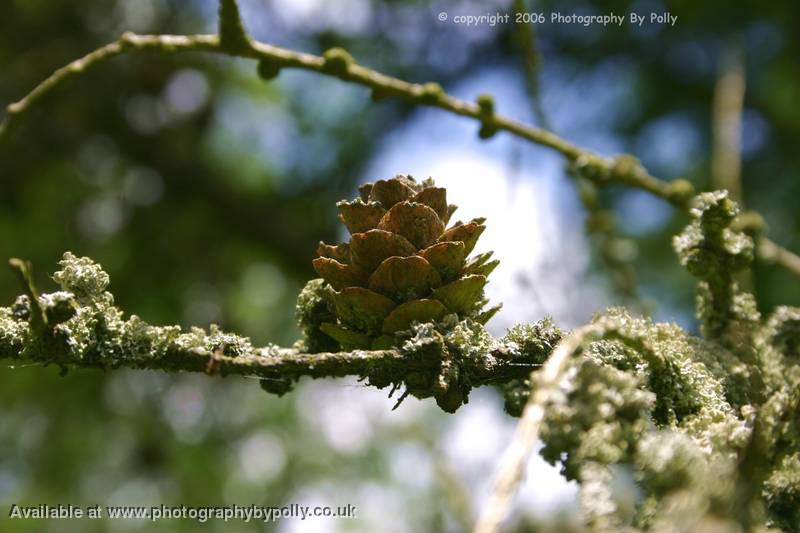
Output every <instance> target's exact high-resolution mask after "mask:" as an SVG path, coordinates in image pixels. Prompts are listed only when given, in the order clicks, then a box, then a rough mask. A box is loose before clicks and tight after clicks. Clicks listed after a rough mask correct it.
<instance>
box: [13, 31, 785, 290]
mask: <svg viewBox="0 0 800 533" xmlns="http://www.w3.org/2000/svg"><path fill="white" fill-rule="evenodd" d="M138 51H157V52H160V53H165V54H172V53H178V52H211V53H217V54H223V55H228V56H237V57H247V58H251V59H256V60H258V61H259V62H260V65H259V72H260V73H261V74H262V76H264V77H272V76H275V75H277V74H278V72H279V71H280V69H282V68H298V69H304V70H310V71H313V72H317V73H319V74H323V75H327V76H333V77H337V78H339V79H341V80H343V81H348V82H352V83H355V84H358V85H362V86H364V87H368V88H370V89H371V90H372V94H373V98H375V99H383V98H387V97H397V98H401V99H404V100H406V101H409V102H411V103H413V104H416V105H424V106H431V107H437V108H439V109H443V110H445V111H449V112H451V113H454V114H456V115H460V116H463V117H468V118H472V119H475V120H477V121H478V122H480V124H481V132H482V134H483V133H484V132H486V135H484V136H491V135H492V134H493V133H494V132H497V131H506V132H508V133H511V134H512V135H515V136H517V137H520V138H522V139H526V140H528V141H530V142H532V143H534V144H539V145H542V146H547V147H549V148H552V149H553V150H556V151H557V152H559V153H561V154H562V155H563V156H564V157H566V158H567V160H568V161H569V162H570V164H571V165H572V166H573V168H574V170H576V171H577V172H579V173H580V174H581V175H582V176H583V177H585V178H587V179H589V180H591V181H593V182H594V183H596V184H597V185H600V186H604V185H612V184H620V185H627V186H630V187H633V188H637V189H641V190H644V191H647V192H649V193H651V194H653V195H655V196H658V197H659V198H662V199H664V200H665V201H667V202H670V203H671V204H673V205H675V206H676V207H679V208H681V209H683V210H687V209H688V207H689V205H688V204H689V200H690V198H691V197H692V196H693V195H694V190H693V188H692V186H691V184H690V183H689V182H687V181H685V180H674V181H671V182H667V181H663V180H659V179H657V178H655V177H653V176H652V175H650V174H649V173H648V172H647V170H646V169H645V168H644V167H643V166H642V165H641V163H640V162H639V161H638V160H637V159H636V158H634V157H632V156H629V155H620V156H616V157H603V156H600V155H597V154H595V153H593V152H591V151H590V150H587V149H584V148H581V147H580V146H577V145H575V144H573V143H571V142H569V141H567V140H565V139H563V138H561V137H559V136H558V135H556V134H554V133H552V132H550V131H548V130H545V129H542V128H536V127H533V126H528V125H525V124H523V123H521V122H518V121H515V120H513V119H511V118H509V117H506V116H503V115H500V114H497V113H495V112H494V109H493V105H492V104H491V102H489V103H486V102H483V105H481V104H479V103H473V102H467V101H465V100H461V99H458V98H455V97H453V96H450V95H449V94H447V93H446V92H444V90H443V89H442V87H441V86H440V85H439V84H437V83H432V82H431V83H425V84H418V83H410V82H407V81H404V80H401V79H398V78H394V77H391V76H387V75H386V74H382V73H380V72H378V71H375V70H372V69H370V68H367V67H364V66H362V65H359V64H358V63H356V62H355V61H354V60H353V58H352V57H350V55H349V54H348V53H347V52H345V51H344V50H342V49H332V50H328V51H327V52H326V53H325V54H324V56H323V57H320V56H316V55H313V54H307V53H303V52H295V51H293V50H288V49H285V48H280V47H277V46H273V45H270V44H267V43H262V42H259V41H255V40H251V39H249V38H248V39H246V40H244V41H242V42H237V46H235V47H231V46H225V45H224V44H223V43H222V42H221V41H220V38H219V36H217V35H186V36H183V35H137V34H134V33H130V32H126V33H124V34H123V35H122V37H120V38H119V39H118V40H117V41H114V42H112V43H110V44H107V45H105V46H103V47H101V48H98V49H97V50H95V51H93V52H90V53H89V54H87V55H85V56H84V57H82V58H80V59H77V60H75V61H73V62H72V63H70V64H68V65H66V66H64V67H62V68H60V69H58V70H56V71H55V72H54V73H53V74H51V75H50V76H49V77H48V78H47V79H45V80H44V81H43V82H41V83H40V84H39V85H38V86H37V87H36V88H34V89H33V91H31V92H30V93H29V94H28V95H26V96H25V97H24V98H22V99H21V100H19V101H17V102H15V103H13V104H10V105H9V106H8V107H7V108H6V112H7V115H6V117H5V118H4V119H3V121H2V122H0V142H2V141H3V140H4V138H6V137H8V136H9V134H10V132H11V131H12V130H13V128H14V127H15V126H16V125H17V123H18V122H19V121H20V120H21V119H22V118H23V117H24V116H25V115H26V113H28V112H29V111H30V110H31V109H32V108H35V107H36V105H37V104H38V102H39V101H40V100H41V99H42V98H43V97H44V96H46V95H47V94H48V93H50V92H51V91H53V90H54V89H55V88H56V87H57V86H59V85H60V84H62V83H63V82H65V81H67V80H69V79H71V78H73V77H75V76H77V75H78V74H80V73H82V72H84V71H86V70H87V69H89V68H91V67H93V66H95V65H97V64H99V63H102V62H104V61H106V60H108V59H111V58H113V57H116V56H118V55H121V54H124V53H128V52H138ZM760 243H761V246H760V247H763V248H764V249H763V250H760V253H759V254H758V256H759V257H762V258H765V259H767V260H768V261H771V262H774V263H775V264H778V265H780V266H782V267H784V268H786V269H787V270H789V271H791V272H792V273H794V274H796V275H798V276H800V258H799V257H798V256H796V255H795V254H793V253H792V252H789V251H788V250H785V249H783V248H781V247H780V246H778V245H777V244H775V243H774V242H772V241H769V240H767V239H761V240H760Z"/></svg>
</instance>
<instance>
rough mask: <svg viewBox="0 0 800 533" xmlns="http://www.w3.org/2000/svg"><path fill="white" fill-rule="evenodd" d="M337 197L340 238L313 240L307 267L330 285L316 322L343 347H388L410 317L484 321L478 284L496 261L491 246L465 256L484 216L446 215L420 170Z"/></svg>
mask: <svg viewBox="0 0 800 533" xmlns="http://www.w3.org/2000/svg"><path fill="white" fill-rule="evenodd" d="M359 193H360V197H358V198H356V199H354V200H351V201H342V202H339V203H338V204H337V207H338V208H339V219H340V220H341V221H342V223H343V224H344V225H345V227H346V228H347V230H348V231H349V233H350V240H349V242H347V243H343V244H338V245H329V244H325V243H322V242H321V243H320V245H319V248H318V249H317V255H318V257H317V258H316V259H314V261H313V264H314V269H315V270H316V271H317V273H318V274H319V275H320V277H322V278H323V279H324V280H325V282H326V283H327V285H329V286H330V288H331V289H332V297H331V299H332V308H333V310H334V315H335V317H336V320H335V322H334V321H331V322H326V323H323V324H322V325H321V326H320V330H321V331H323V332H324V333H325V334H326V335H328V336H330V337H331V338H332V339H334V340H335V341H336V342H338V343H339V344H340V346H341V347H342V348H344V349H354V348H365V349H366V348H373V349H378V348H388V347H390V346H392V344H393V343H394V334H395V333H397V332H398V331H402V330H406V329H408V328H409V327H411V326H412V325H413V323H415V322H432V321H433V322H436V321H440V320H442V319H443V318H444V317H445V316H447V315H451V314H455V315H456V316H457V317H458V319H459V320H460V319H464V318H472V319H475V320H477V321H479V322H481V323H485V322H486V321H487V320H488V319H489V318H491V316H492V315H493V314H494V313H495V312H496V311H497V309H499V307H496V308H492V309H489V310H488V311H485V312H484V311H482V308H483V305H484V304H485V302H486V300H485V298H484V296H483V288H484V286H485V285H486V282H487V277H488V275H489V274H490V273H491V272H492V270H494V268H495V267H496V266H497V265H498V263H499V262H498V261H496V260H490V259H491V252H489V253H485V254H480V255H478V256H476V257H474V258H473V259H469V254H470V252H472V250H473V248H474V247H475V244H476V243H477V241H478V238H479V237H480V235H481V233H483V231H484V229H485V228H486V227H485V225H484V222H485V219H482V218H478V219H474V220H471V221H469V222H466V223H464V222H460V221H459V222H456V223H454V224H453V225H451V226H450V227H448V223H449V220H450V217H451V215H452V214H453V212H454V211H455V210H456V206H455V205H451V204H448V203H447V191H446V190H445V189H443V188H441V187H436V186H435V184H434V182H433V180H432V179H430V178H428V179H427V180H424V181H422V182H417V181H416V180H415V179H414V178H412V177H411V176H402V175H401V176H397V177H394V178H391V179H387V180H379V181H376V182H375V183H367V184H365V185H363V186H362V187H360V188H359Z"/></svg>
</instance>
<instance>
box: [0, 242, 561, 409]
mask: <svg viewBox="0 0 800 533" xmlns="http://www.w3.org/2000/svg"><path fill="white" fill-rule="evenodd" d="M11 264H12V266H13V267H14V268H15V269H16V270H17V272H18V273H19V274H20V278H21V282H22V285H23V288H24V289H25V294H24V295H22V296H20V297H18V298H17V300H16V302H15V303H14V305H13V306H11V307H0V359H11V360H13V361H25V362H32V363H40V364H44V365H47V364H55V365H59V366H61V367H62V368H72V367H75V368H101V369H112V368H137V369H153V370H164V371H168V372H205V373H207V374H209V375H222V376H225V375H242V376H249V377H257V378H262V386H263V388H264V389H266V390H267V391H268V392H272V393H276V394H279V395H280V394H283V393H285V392H288V391H289V390H291V388H292V385H293V383H294V382H296V381H297V380H298V379H300V378H301V377H304V376H308V377H311V378H326V377H343V376H351V375H352V376H359V377H361V378H364V379H367V380H368V382H369V384H371V385H374V386H376V387H378V388H383V387H386V386H389V385H392V386H394V387H395V388H396V387H399V386H405V388H406V392H407V393H408V394H412V395H414V396H416V397H418V398H427V397H431V396H433V397H434V398H435V399H436V400H437V403H438V404H439V405H440V407H442V408H443V409H444V410H446V411H448V412H452V411H455V410H456V409H457V408H458V407H459V406H461V405H462V404H463V403H466V401H467V397H468V395H469V392H470V390H471V389H472V388H473V387H478V386H482V385H488V384H497V383H504V382H507V381H509V380H514V379H524V378H525V377H526V376H527V375H528V373H529V372H530V370H531V368H532V367H536V366H538V363H533V362H532V361H531V360H530V354H529V353H526V351H525V350H524V349H520V347H519V343H518V342H519V341H520V340H521V339H519V338H516V337H515V338H514V339H510V340H505V339H502V340H494V339H492V338H491V337H490V336H489V335H488V333H486V332H485V330H483V329H482V327H481V326H479V325H476V324H473V323H464V322H461V323H458V324H457V325H456V326H457V328H459V331H460V333H456V334H454V335H453V337H452V338H450V337H449V336H448V330H447V327H441V328H440V327H438V326H437V327H434V326H433V325H432V324H423V325H419V326H416V327H412V328H411V330H410V331H408V332H406V333H405V336H402V338H396V344H395V346H396V348H395V349H391V350H372V351H368V350H355V351H352V352H335V353H328V352H325V353H306V352H305V351H304V350H303V348H302V347H297V348H280V347H277V346H267V347H264V348H256V347H254V346H253V345H252V344H251V342H250V340H249V339H247V338H245V337H240V336H238V335H235V334H232V333H226V332H224V331H222V330H220V329H219V328H218V327H216V326H211V328H210V329H209V331H205V330H203V329H200V328H192V329H191V330H190V331H183V330H181V328H180V327H179V326H152V325H150V324H148V323H146V322H144V321H143V320H141V319H140V318H139V317H137V316H136V315H133V316H131V317H129V318H127V319H125V318H124V317H123V313H122V311H121V310H120V309H119V308H117V307H115V306H114V297H113V295H111V293H109V292H107V291H106V288H107V287H108V285H109V283H110V280H109V277H108V274H106V273H105V272H104V271H103V270H102V268H101V267H100V266H99V265H97V264H96V263H94V262H92V261H91V260H90V259H88V258H85V257H84V258H78V257H75V256H74V255H72V254H70V253H66V254H64V258H63V260H62V261H61V262H60V264H61V267H62V269H61V270H60V271H58V272H56V273H55V274H54V275H53V279H54V280H56V281H57V282H58V283H59V284H60V285H61V288H62V290H61V291H57V292H52V293H46V294H42V295H38V294H37V293H36V290H35V289H34V288H33V287H32V285H31V284H30V267H29V265H26V264H25V263H24V262H22V261H19V260H12V261H11ZM465 328H477V329H475V330H474V333H475V335H474V336H470V335H467V336H466V340H458V339H464V338H465V337H464V330H465ZM526 331H528V334H527V335H528V337H527V338H526V340H527V341H528V343H529V344H535V345H536V346H537V349H536V355H537V360H543V359H544V358H546V356H547V355H548V354H549V352H550V347H551V346H552V344H551V342H552V337H553V335H555V334H556V333H553V331H554V330H553V328H546V329H536V328H528V330H526ZM459 343H461V344H464V346H461V345H460V344H459ZM465 343H469V345H466V344H465ZM540 347H541V348H540ZM540 352H541V353H540Z"/></svg>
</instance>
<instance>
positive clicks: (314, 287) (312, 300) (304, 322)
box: [295, 278, 339, 353]
mask: <svg viewBox="0 0 800 533" xmlns="http://www.w3.org/2000/svg"><path fill="white" fill-rule="evenodd" d="M332 297H333V295H332V290H331V288H330V286H329V285H328V284H327V283H326V282H325V280H324V279H322V278H317V279H312V280H310V281H309V282H308V283H306V285H305V287H303V290H302V291H300V294H299V295H298V297H297V307H296V308H295V319H296V321H297V325H298V327H299V328H300V330H301V331H302V332H303V339H302V340H301V341H299V343H298V345H296V347H297V348H298V349H301V350H303V351H307V352H309V353H316V352H329V351H332V352H335V351H337V350H338V349H339V343H337V342H336V341H335V340H334V339H333V338H332V337H330V336H329V335H327V334H325V333H323V332H322V331H321V330H320V326H321V325H322V324H325V323H336V313H335V310H334V306H333V300H332Z"/></svg>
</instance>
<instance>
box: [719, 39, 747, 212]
mask: <svg viewBox="0 0 800 533" xmlns="http://www.w3.org/2000/svg"><path fill="white" fill-rule="evenodd" d="M720 70H721V72H720V76H719V78H717V83H716V85H715V87H714V101H713V104H712V120H711V121H712V128H711V131H712V135H713V144H712V150H711V183H712V185H713V187H714V188H715V189H727V190H728V193H729V194H730V198H731V199H732V200H735V201H736V202H737V203H739V205H740V206H741V205H742V200H743V198H742V183H741V174H742V157H741V137H742V107H743V106H744V91H745V78H744V65H743V64H742V57H741V52H739V51H738V50H730V51H728V52H727V54H726V57H725V58H724V59H723V65H722V67H721V69H720Z"/></svg>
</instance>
